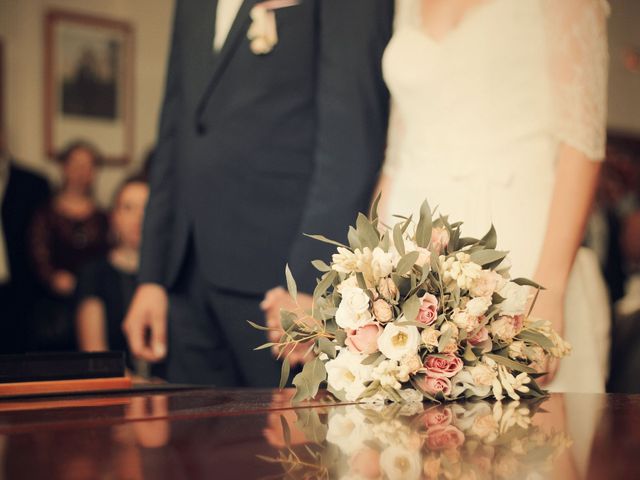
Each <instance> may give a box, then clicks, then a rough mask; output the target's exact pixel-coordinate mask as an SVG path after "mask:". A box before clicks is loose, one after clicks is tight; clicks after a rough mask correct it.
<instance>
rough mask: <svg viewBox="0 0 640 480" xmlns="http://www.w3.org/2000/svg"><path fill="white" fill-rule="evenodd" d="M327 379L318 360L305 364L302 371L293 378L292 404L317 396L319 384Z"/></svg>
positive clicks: (322, 364)
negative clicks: (294, 388)
mask: <svg viewBox="0 0 640 480" xmlns="http://www.w3.org/2000/svg"><path fill="white" fill-rule="evenodd" d="M326 379H327V370H326V369H325V367H324V363H322V361H321V360H320V359H319V358H317V357H316V358H314V359H313V360H311V361H309V362H307V363H306V364H305V365H304V367H303V368H302V371H301V372H300V373H298V374H297V375H296V376H295V377H294V378H293V384H294V385H295V386H296V394H295V395H294V396H293V402H300V401H302V400H308V399H313V398H314V397H315V396H316V395H317V394H318V389H319V388H320V384H321V383H322V382H323V381H325V380H326Z"/></svg>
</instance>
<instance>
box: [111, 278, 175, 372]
mask: <svg viewBox="0 0 640 480" xmlns="http://www.w3.org/2000/svg"><path fill="white" fill-rule="evenodd" d="M168 305H169V299H168V295H167V291H166V290H165V289H164V287H162V286H160V285H157V284H155V283H143V284H142V285H140V286H139V287H138V288H137V289H136V293H135V295H134V296H133V300H132V301H131V307H129V312H128V314H127V317H126V318H125V321H124V324H123V325H122V329H123V331H124V333H125V335H126V336H127V340H128V341H129V348H130V349H131V353H133V355H134V356H136V357H138V358H141V359H143V360H147V361H148V362H159V361H160V360H162V359H164V357H166V355H167V311H168Z"/></svg>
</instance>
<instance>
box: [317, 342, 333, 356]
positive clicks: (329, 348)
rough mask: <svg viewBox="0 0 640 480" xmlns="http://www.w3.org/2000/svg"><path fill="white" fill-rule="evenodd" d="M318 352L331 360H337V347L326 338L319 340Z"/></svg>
mask: <svg viewBox="0 0 640 480" xmlns="http://www.w3.org/2000/svg"><path fill="white" fill-rule="evenodd" d="M318 350H319V351H320V352H322V353H325V354H326V355H327V356H328V357H329V358H336V353H337V352H336V345H335V344H334V343H333V342H332V341H331V340H329V339H328V338H326V337H320V338H318Z"/></svg>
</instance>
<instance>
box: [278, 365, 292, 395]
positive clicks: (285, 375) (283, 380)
mask: <svg viewBox="0 0 640 480" xmlns="http://www.w3.org/2000/svg"><path fill="white" fill-rule="evenodd" d="M290 372H291V365H290V364H289V359H288V358H287V357H285V358H284V360H283V361H282V367H281V368H280V390H282V389H283V388H284V387H285V386H286V385H287V382H288V381H289V373H290Z"/></svg>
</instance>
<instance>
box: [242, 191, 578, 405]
mask: <svg viewBox="0 0 640 480" xmlns="http://www.w3.org/2000/svg"><path fill="white" fill-rule="evenodd" d="M377 203H378V202H377V201H376V202H375V204H374V206H373V208H372V211H371V214H370V216H369V217H366V216H365V215H363V214H360V215H359V216H358V218H357V221H356V226H355V227H350V228H349V233H348V242H349V245H342V244H340V243H338V242H334V241H332V240H329V239H327V238H325V237H323V236H319V235H311V237H312V238H315V239H317V240H320V241H323V242H328V243H331V244H333V245H335V246H336V247H337V252H336V253H335V254H334V255H333V258H332V262H331V264H330V265H327V264H326V263H324V262H322V261H320V260H316V261H314V262H313V264H314V266H315V267H316V268H317V269H318V270H319V271H320V272H321V273H322V276H321V277H320V278H319V280H318V282H317V286H316V288H315V291H314V293H313V308H312V311H311V312H309V313H308V314H304V315H303V314H296V313H293V312H289V311H282V312H281V323H282V329H283V331H284V333H283V334H282V336H281V338H280V340H279V341H278V342H270V343H266V344H264V345H262V346H261V347H258V348H276V349H278V350H279V351H280V352H281V355H282V356H283V357H285V358H284V361H283V364H282V379H281V388H282V387H283V386H284V385H285V384H286V382H287V379H288V377H289V373H290V367H289V362H288V360H287V358H286V356H287V352H291V349H292V348H294V347H298V348H300V347H301V346H303V345H309V347H308V348H309V352H308V354H309V357H311V356H312V355H311V354H312V353H313V354H314V355H313V358H312V359H310V360H309V361H307V362H306V363H305V365H304V368H303V369H302V371H301V372H300V373H299V374H297V375H296V376H295V377H294V379H293V384H294V385H295V387H296V389H297V392H296V396H295V397H294V401H299V400H304V399H309V398H313V397H315V396H316V394H317V392H318V389H319V387H320V385H321V384H323V383H324V382H326V386H327V389H328V390H329V392H331V393H332V394H333V395H334V396H335V397H337V398H338V399H340V400H343V401H351V402H353V401H364V402H374V403H375V402H388V401H392V402H416V401H422V400H424V399H429V400H434V401H449V400H456V399H460V398H482V399H483V398H495V399H497V400H501V399H502V398H504V397H509V398H511V399H514V400H517V399H519V398H521V397H525V398H526V397H540V396H543V395H545V393H546V392H545V391H543V390H542V389H541V388H540V387H539V386H538V384H537V383H536V380H535V379H536V378H537V377H538V376H540V375H541V373H539V372H542V371H543V370H544V368H545V367H546V365H547V362H548V361H549V360H550V358H551V357H555V358H561V357H563V356H565V355H566V354H568V353H569V351H570V347H569V345H568V344H567V343H566V342H565V341H564V340H563V339H562V338H561V337H560V336H559V335H558V334H557V333H556V332H555V331H554V330H553V328H552V326H551V323H550V322H549V321H546V320H543V319H536V318H533V317H531V316H529V313H530V310H531V309H532V308H533V304H535V297H536V296H537V294H538V292H539V291H540V289H541V288H542V287H540V286H539V285H537V284H535V283H534V282H532V281H530V280H527V279H524V278H516V279H511V278H510V276H509V263H508V259H507V252H503V251H498V250H496V244H497V238H496V232H495V230H494V229H493V228H491V230H490V231H489V232H488V233H487V234H486V235H485V236H484V237H483V238H481V239H476V238H469V237H463V236H462V232H461V227H462V223H460V222H456V223H452V222H450V221H449V219H448V217H447V216H443V215H440V216H439V217H438V218H437V219H435V220H434V219H433V218H432V212H431V209H430V207H429V204H428V203H427V202H426V201H425V202H424V203H423V205H422V207H421V209H420V215H419V219H418V221H417V224H416V223H415V222H414V221H413V219H412V218H411V217H409V218H405V217H397V218H398V219H399V220H400V221H399V222H398V223H397V224H396V225H395V226H393V227H387V226H383V225H381V224H380V222H379V219H378V214H377ZM286 276H287V287H288V289H289V293H290V294H291V296H292V297H293V298H294V299H295V298H296V295H297V287H296V283H295V280H294V278H293V276H292V274H291V272H290V271H289V268H288V267H287V269H286ZM534 292H535V294H534ZM530 304H531V307H528V306H529V305H530ZM252 325H253V326H254V327H255V328H261V329H265V327H261V326H258V325H256V324H252Z"/></svg>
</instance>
